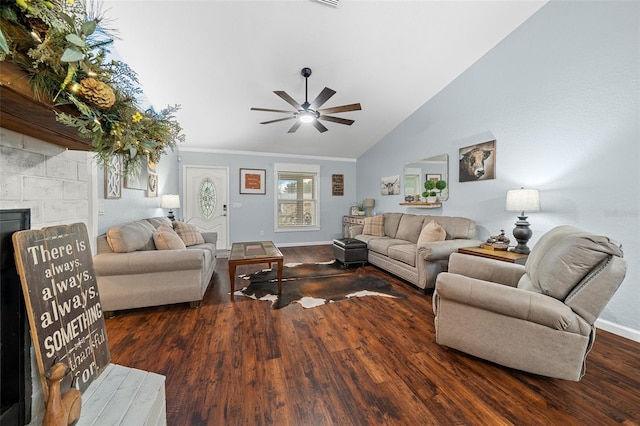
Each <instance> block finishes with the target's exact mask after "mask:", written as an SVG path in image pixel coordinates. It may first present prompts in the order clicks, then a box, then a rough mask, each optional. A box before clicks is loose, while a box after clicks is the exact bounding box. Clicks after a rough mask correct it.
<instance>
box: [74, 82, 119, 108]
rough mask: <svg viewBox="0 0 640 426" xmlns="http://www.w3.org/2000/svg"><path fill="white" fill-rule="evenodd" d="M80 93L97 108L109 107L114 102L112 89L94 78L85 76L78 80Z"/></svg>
mask: <svg viewBox="0 0 640 426" xmlns="http://www.w3.org/2000/svg"><path fill="white" fill-rule="evenodd" d="M80 86H81V87H80V94H81V95H82V97H83V98H85V99H86V100H87V101H88V102H89V103H91V104H93V105H95V106H97V107H98V108H103V109H105V108H110V107H111V106H112V105H113V104H114V103H115V102H116V94H115V93H114V91H113V89H112V88H111V87H109V86H108V85H106V84H105V83H103V82H101V81H100V80H96V79H95V78H85V79H83V80H82V81H80Z"/></svg>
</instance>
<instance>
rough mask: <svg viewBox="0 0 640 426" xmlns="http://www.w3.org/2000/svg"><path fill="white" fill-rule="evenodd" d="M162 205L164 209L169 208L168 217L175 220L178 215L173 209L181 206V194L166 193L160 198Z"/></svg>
mask: <svg viewBox="0 0 640 426" xmlns="http://www.w3.org/2000/svg"><path fill="white" fill-rule="evenodd" d="M160 207H161V208H163V209H169V214H167V217H168V218H169V219H171V221H172V222H173V221H175V220H176V217H175V216H174V214H173V209H179V208H180V196H179V195H177V194H166V195H163V196H162V197H161V198H160Z"/></svg>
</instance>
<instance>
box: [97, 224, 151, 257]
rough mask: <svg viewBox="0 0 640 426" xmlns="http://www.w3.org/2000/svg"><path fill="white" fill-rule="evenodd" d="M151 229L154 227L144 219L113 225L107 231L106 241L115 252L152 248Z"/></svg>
mask: <svg viewBox="0 0 640 426" xmlns="http://www.w3.org/2000/svg"><path fill="white" fill-rule="evenodd" d="M153 231H155V228H154V227H153V226H152V225H151V224H150V223H149V222H147V221H144V220H141V221H137V222H131V223H127V224H126V225H122V226H114V227H112V228H110V229H109V230H108V231H107V242H108V243H109V246H110V247H111V250H113V251H114V252H115V253H129V252H132V251H137V250H154V249H155V246H154V244H153Z"/></svg>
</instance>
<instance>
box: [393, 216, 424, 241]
mask: <svg viewBox="0 0 640 426" xmlns="http://www.w3.org/2000/svg"><path fill="white" fill-rule="evenodd" d="M423 221H424V216H421V215H413V214H405V215H403V216H402V219H400V224H399V225H398V232H396V236H395V238H397V239H398V240H407V241H411V242H412V243H416V242H418V237H419V236H420V231H421V230H422V223H423Z"/></svg>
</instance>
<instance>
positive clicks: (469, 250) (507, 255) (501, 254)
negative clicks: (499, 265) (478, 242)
mask: <svg viewBox="0 0 640 426" xmlns="http://www.w3.org/2000/svg"><path fill="white" fill-rule="evenodd" d="M458 253H462V254H468V255H470V256H480V257H486V258H489V259H495V260H500V261H502V262H510V263H517V264H519V265H524V264H525V263H526V262H527V257H528V255H526V254H520V253H514V252H512V251H506V250H491V249H485V248H482V247H466V248H461V249H458Z"/></svg>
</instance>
